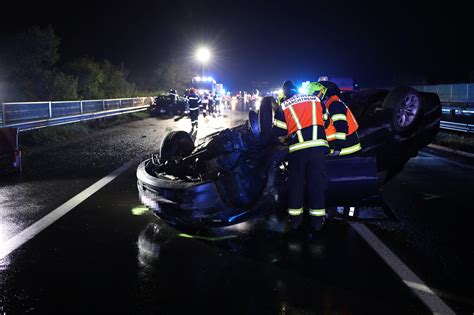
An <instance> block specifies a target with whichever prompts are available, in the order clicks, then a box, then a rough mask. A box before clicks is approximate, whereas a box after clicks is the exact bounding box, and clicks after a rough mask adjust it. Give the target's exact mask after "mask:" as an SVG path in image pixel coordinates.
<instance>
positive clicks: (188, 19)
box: [0, 0, 474, 90]
mask: <svg viewBox="0 0 474 315" xmlns="http://www.w3.org/2000/svg"><path fill="white" fill-rule="evenodd" d="M466 3H467V2H466ZM469 12H470V11H469V10H468V9H467V5H466V4H464V5H463V4H461V2H459V3H457V2H453V1H449V2H447V1H443V2H438V1H430V2H416V1H410V2H405V1H403V2H400V1H392V2H385V1H377V2H355V1H354V2H352V1H351V2H344V1H318V0H315V1H311V2H298V1H283V2H280V1H273V2H271V1H268V2H267V1H265V2H262V1H249V2H237V1H234V2H228V1H193V2H188V1H181V0H174V1H157V0H156V1H138V0H137V1H128V2H125V1H113V2H104V1H98V3H96V2H95V1H57V2H56V1H30V2H28V1H9V2H8V4H6V3H5V2H3V3H2V10H1V11H0V18H1V25H2V27H1V30H0V39H1V42H0V43H1V45H0V49H5V46H6V44H7V43H8V38H10V37H11V36H12V34H14V33H17V32H20V31H24V30H25V29H27V28H28V27H29V26H31V25H35V24H38V25H42V26H43V25H48V24H51V25H53V27H54V29H55V30H56V32H57V33H58V35H59V36H60V37H61V39H62V43H61V50H60V53H61V56H62V61H63V62H66V61H68V60H70V59H72V58H75V57H80V56H84V55H87V56H92V57H95V58H97V59H109V60H110V61H111V62H113V63H115V64H120V63H122V62H123V63H124V65H125V67H126V68H127V69H128V70H129V73H130V76H131V78H132V79H139V78H143V77H144V76H146V75H147V73H149V72H151V71H152V69H153V68H154V67H155V66H156V65H157V64H158V63H160V62H163V61H164V60H167V58H169V57H170V56H173V57H174V58H176V59H177V60H182V61H191V60H192V57H193V50H194V48H195V47H197V46H199V45H200V44H206V45H209V46H210V47H211V48H212V51H213V54H214V56H213V62H212V64H210V65H209V66H208V67H207V69H208V70H209V72H208V73H209V74H212V75H213V76H215V77H216V78H217V79H218V81H220V82H223V83H224V85H225V86H227V87H228V88H230V89H234V90H235V89H242V88H247V87H249V86H250V85H251V84H252V82H255V81H257V82H259V81H268V82H270V86H278V85H280V84H281V83H282V82H283V80H285V79H293V80H294V81H296V82H301V81H304V80H314V79H316V78H317V77H318V76H319V75H326V74H328V75H336V76H351V77H353V78H354V79H356V80H357V81H358V82H359V83H360V85H361V86H362V87H372V86H374V87H375V86H387V85H390V84H392V83H393V80H394V79H403V78H408V79H413V78H426V79H427V80H429V81H430V82H432V83H450V82H466V81H467V80H468V79H469V73H470V72H473V71H474V54H472V53H471V51H470V46H472V45H471V44H470V42H472V40H473V38H474V36H473V35H472V31H473V30H474V27H473V25H474V19H472V17H471V14H470V13H469ZM194 67H195V68H196V71H198V70H199V66H198V65H194Z"/></svg>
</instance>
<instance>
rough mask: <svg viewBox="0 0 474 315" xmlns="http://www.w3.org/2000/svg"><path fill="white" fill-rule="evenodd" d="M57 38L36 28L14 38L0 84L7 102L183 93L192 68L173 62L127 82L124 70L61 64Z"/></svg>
mask: <svg viewBox="0 0 474 315" xmlns="http://www.w3.org/2000/svg"><path fill="white" fill-rule="evenodd" d="M60 42H61V41H60V38H59V37H58V36H57V35H56V33H55V31H54V29H53V27H52V26H47V27H39V26H34V27H32V28H30V29H29V30H27V31H26V32H24V33H21V34H18V35H17V36H16V37H15V38H14V40H13V43H12V45H11V47H9V51H8V52H7V53H6V54H5V57H4V58H2V59H3V60H2V63H3V65H2V67H1V68H2V73H1V75H2V78H0V79H1V81H4V83H6V84H7V87H8V88H7V89H6V90H7V92H6V94H7V95H6V96H5V95H4V96H3V98H4V99H3V100H4V101H5V100H8V101H39V100H52V101H54V100H77V99H102V98H119V97H134V96H137V95H155V94H158V93H161V92H164V91H167V90H168V89H170V88H173V89H177V90H178V91H182V90H184V89H185V88H186V85H187V82H189V81H190V79H191V77H192V73H191V72H190V68H189V67H187V66H186V65H185V64H183V63H182V62H178V61H176V60H175V59H172V58H171V59H170V60H167V61H166V62H162V63H160V64H159V65H158V66H156V67H155V69H154V70H153V71H152V73H151V74H150V75H149V76H147V77H146V78H144V79H142V80H140V82H139V86H137V84H136V83H135V82H132V81H131V80H130V79H129V76H128V72H127V71H126V69H125V67H124V66H123V64H122V65H120V66H116V65H114V64H112V63H111V62H109V61H108V60H96V59H94V58H92V57H80V58H76V59H74V60H72V61H69V62H65V63H63V62H61V60H60V53H59V47H60Z"/></svg>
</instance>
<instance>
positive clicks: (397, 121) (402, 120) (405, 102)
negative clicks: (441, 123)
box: [382, 86, 423, 134]
mask: <svg viewBox="0 0 474 315" xmlns="http://www.w3.org/2000/svg"><path fill="white" fill-rule="evenodd" d="M421 100H422V98H421V96H420V94H419V93H418V92H417V90H415V89H414V88H412V87H408V86H402V87H397V88H395V89H393V90H392V91H390V93H388V95H387V97H385V100H384V101H383V104H382V107H383V108H385V109H391V110H392V117H391V124H392V127H393V129H394V130H395V131H396V132H397V133H400V134H405V133H408V132H410V131H412V130H413V129H414V128H415V127H416V126H417V125H418V120H419V118H420V116H421V112H422V107H423V104H422V101H421Z"/></svg>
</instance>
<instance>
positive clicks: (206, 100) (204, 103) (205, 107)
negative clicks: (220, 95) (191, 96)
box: [201, 92, 209, 118]
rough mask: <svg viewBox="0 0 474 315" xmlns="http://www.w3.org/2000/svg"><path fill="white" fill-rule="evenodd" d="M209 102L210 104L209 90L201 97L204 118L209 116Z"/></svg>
mask: <svg viewBox="0 0 474 315" xmlns="http://www.w3.org/2000/svg"><path fill="white" fill-rule="evenodd" d="M208 104H209V95H208V94H207V92H204V94H203V95H202V99H201V109H202V116H203V117H204V118H206V116H207V110H208Z"/></svg>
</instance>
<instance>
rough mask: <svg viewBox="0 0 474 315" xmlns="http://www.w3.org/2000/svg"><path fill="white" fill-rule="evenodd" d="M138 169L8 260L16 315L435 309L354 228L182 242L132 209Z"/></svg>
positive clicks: (263, 230)
mask: <svg viewBox="0 0 474 315" xmlns="http://www.w3.org/2000/svg"><path fill="white" fill-rule="evenodd" d="M135 167H136V165H134V166H132V167H130V168H129V169H128V170H127V171H126V172H125V173H123V174H122V175H120V176H119V177H118V178H117V179H116V180H114V181H113V182H111V183H110V184H109V185H107V186H105V187H104V188H103V189H102V190H100V191H99V192H97V193H96V194H94V195H92V196H91V197H90V198H89V199H87V200H86V201H84V202H83V203H81V204H80V205H78V206H77V207H76V208H75V209H74V210H73V211H71V212H70V213H69V214H68V215H66V216H64V217H62V218H61V219H59V221H57V222H56V223H55V224H53V225H51V226H50V227H48V228H47V229H46V230H44V231H43V232H42V233H40V234H39V235H38V236H37V237H35V238H34V239H33V240H31V241H29V242H28V243H26V244H25V245H24V246H22V247H21V248H20V249H18V250H16V251H15V252H13V253H12V254H11V255H10V256H8V257H7V262H4V264H3V265H4V267H3V271H2V272H1V286H2V288H1V290H0V292H2V299H1V304H2V305H3V306H4V310H6V311H7V314H8V313H13V314H16V313H24V312H27V311H28V312H31V313H71V312H72V313H84V312H92V313H94V312H98V311H101V312H107V313H143V314H150V313H165V314H175V313H176V314H177V313H182V312H186V311H188V312H189V311H192V310H196V309H200V310H204V311H207V312H225V313H259V314H261V313H280V312H281V313H296V312H299V313H302V312H308V313H319V312H341V313H371V312H372V313H378V312H381V311H382V312H387V313H397V314H400V313H403V314H407V313H408V314H420V313H427V312H428V310H427V309H426V307H425V306H424V305H423V303H421V301H420V300H418V298H417V297H416V296H415V295H414V294H413V293H412V292H411V291H410V290H409V289H408V288H407V287H406V286H405V285H404V284H403V283H402V281H401V279H400V278H399V277H398V276H397V275H396V274H395V273H393V272H392V271H391V269H390V268H389V267H388V266H387V265H386V264H385V263H384V262H383V261H382V259H381V258H380V257H379V256H378V255H376V254H375V253H374V252H373V251H372V250H371V248H370V247H369V246H368V245H367V243H366V242H365V241H363V240H362V239H361V238H360V237H359V236H358V235H357V234H356V233H355V232H354V230H353V229H352V228H350V226H349V225H347V224H332V225H330V226H328V229H327V230H326V231H325V232H324V233H323V234H321V236H320V237H319V238H318V239H316V240H312V241H309V240H307V239H306V238H304V237H303V238H301V239H288V238H286V237H285V235H286V233H285V229H284V222H285V216H284V215H280V216H273V217H270V218H266V219H260V220H254V221H251V222H246V223H243V224H240V225H238V226H235V227H231V228H227V229H224V230H218V231H214V233H215V235H200V236H201V237H206V238H209V237H211V236H215V237H218V239H217V240H214V241H211V240H203V239H200V238H190V237H189V236H188V235H181V236H180V232H179V231H176V230H174V229H172V228H170V227H168V226H167V225H166V224H163V223H162V222H161V221H160V220H159V219H156V218H155V217H154V216H153V215H150V214H149V213H144V214H143V215H136V214H137V212H136V211H133V209H137V207H141V205H140V202H139V199H138V194H137V191H136V182H135ZM219 238H220V240H219Z"/></svg>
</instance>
